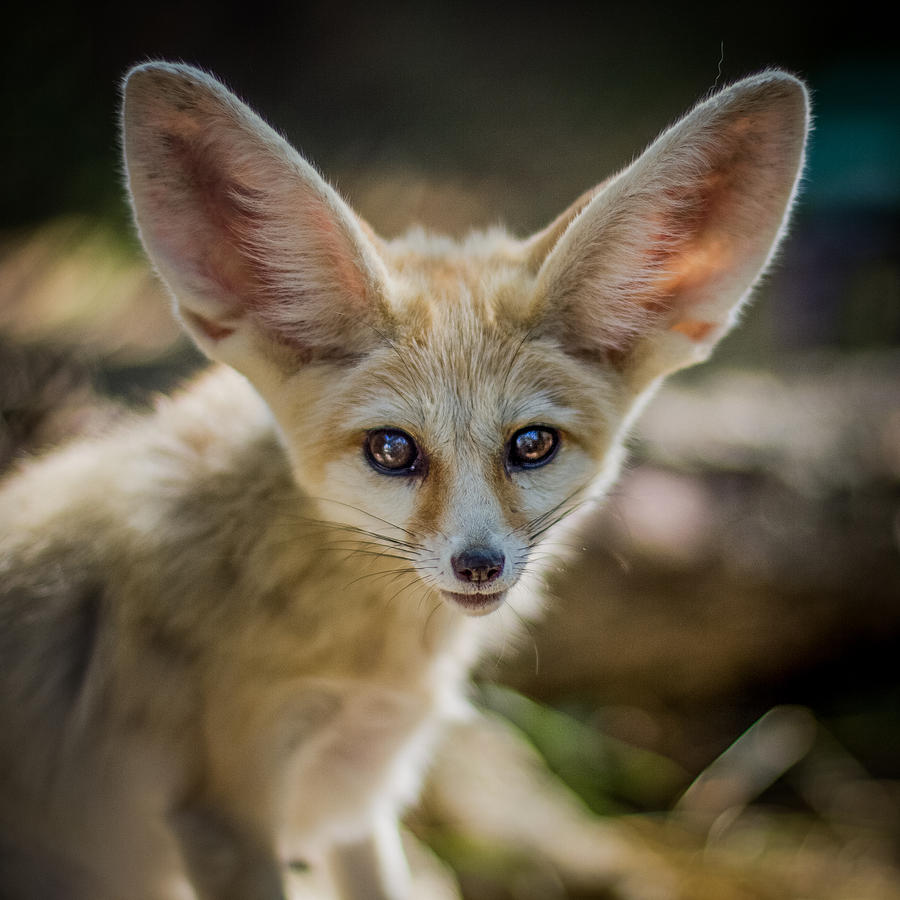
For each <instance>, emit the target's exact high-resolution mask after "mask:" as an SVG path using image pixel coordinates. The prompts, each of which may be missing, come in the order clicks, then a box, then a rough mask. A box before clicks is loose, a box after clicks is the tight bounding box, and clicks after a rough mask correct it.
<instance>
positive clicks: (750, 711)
mask: <svg viewBox="0 0 900 900" xmlns="http://www.w3.org/2000/svg"><path fill="white" fill-rule="evenodd" d="M4 32H5V35H6V37H5V38H4V40H3V57H2V61H0V66H2V68H3V78H2V87H0V90H2V91H3V98H2V99H3V109H4V113H5V119H4V129H3V135H4V138H3V142H2V149H0V159H2V172H3V176H2V182H0V466H2V467H7V466H9V465H10V464H11V463H13V462H14V460H15V459H17V458H19V457H21V456H22V455H24V454H27V453H31V452H35V451H37V450H40V449H42V448H44V447H47V446H51V445H53V444H55V443H58V442H59V441H61V440H63V439H65V438H66V437H68V436H70V435H73V434H77V433H79V432H83V431H87V430H96V429H97V428H102V427H104V425H105V424H106V423H108V422H110V421H114V420H115V419H116V418H118V417H119V416H120V415H121V414H122V410H123V409H125V408H126V407H128V406H133V405H135V404H137V405H141V404H145V403H147V402H148V398H150V397H151V396H152V394H153V392H155V391H158V390H162V389H167V388H169V387H171V386H172V385H175V384H177V383H179V382H181V381H183V380H184V379H185V378H186V377H187V376H188V375H189V373H190V372H191V371H193V370H194V369H195V368H196V367H198V366H199V365H201V364H202V361H201V360H200V359H199V358H198V356H197V355H196V353H195V352H194V351H192V350H191V348H189V347H188V346H187V345H186V344H185V342H184V341H183V340H182V339H181V338H180V337H179V335H178V332H177V330H176V329H175V327H174V326H173V324H172V323H171V320H170V317H169V313H168V309H167V304H166V301H165V299H164V298H163V294H162V291H161V290H160V288H159V286H158V285H157V283H156V282H155V280H154V279H153V277H152V276H151V275H150V273H149V272H148V270H147V267H146V265H145V263H144V262H143V260H142V258H141V255H140V253H139V250H138V247H137V244H136V241H135V238H134V236H133V233H132V230H131V226H130V222H129V218H128V213H127V210H126V207H125V204H124V202H123V194H122V189H121V178H120V163H119V151H118V137H117V106H118V84H119V82H120V79H121V77H122V75H123V74H124V72H125V71H126V69H127V68H128V66H129V65H131V64H133V63H135V62H140V61H143V60H146V59H151V58H167V59H172V60H183V61H186V62H190V63H194V64H197V65H200V66H202V67H204V68H206V69H208V70H209V71H211V72H213V73H215V74H217V75H218V76H219V77H221V78H222V79H223V80H224V81H225V82H226V83H227V84H228V85H229V86H230V87H231V88H232V89H233V90H235V91H236V92H237V93H238V94H239V95H240V96H242V97H243V98H244V99H245V100H247V101H248V102H249V103H250V104H251V105H252V106H253V107H254V108H256V109H257V110H259V111H260V112H261V113H262V114H263V115H264V116H265V117H266V118H267V119H268V120H269V121H270V122H271V123H272V124H274V125H275V126H276V127H277V128H278V129H279V130H280V131H282V133H284V134H286V136H287V137H288V138H289V139H290V140H291V141H292V142H293V143H294V144H295V145H296V146H297V147H299V148H300V149H301V150H302V152H303V153H304V154H305V155H306V156H307V157H308V158H309V159H311V160H312V161H313V162H314V163H315V164H316V165H317V166H318V167H319V168H320V169H321V170H322V171H323V172H325V173H326V175H327V177H328V178H329V179H330V180H331V182H332V183H333V184H334V185H335V186H336V187H337V188H338V189H339V190H340V191H341V192H342V193H343V194H344V196H345V197H347V199H349V200H350V202H351V203H352V204H353V205H354V207H355V208H356V209H357V210H358V211H359V212H360V213H361V214H362V215H363V216H364V217H365V218H367V219H368V220H369V221H370V222H371V224H372V225H373V226H374V227H375V228H376V229H377V230H378V231H380V232H382V233H384V234H386V235H394V234H396V233H398V232H400V231H402V230H404V229H405V228H406V227H407V226H408V225H410V224H411V223H414V222H419V223H422V224H424V225H426V226H427V227H430V228H433V229H435V230H441V231H447V232H450V233H452V234H462V233H464V231H466V230H467V229H468V228H470V227H473V226H474V227H482V226H489V225H492V224H496V223H498V222H502V223H503V224H505V225H506V226H507V227H509V228H510V229H511V230H513V231H514V232H516V233H519V234H527V233H528V232H530V231H532V230H535V229H537V228H539V227H541V226H542V225H543V224H545V223H546V222H547V221H549V220H550V219H552V218H553V217H554V216H555V215H556V213H558V212H559V211H560V210H562V209H563V208H564V207H566V206H567V205H568V204H569V203H570V202H571V201H572V200H573V199H574V198H575V197H576V196H577V195H578V194H580V193H581V192H582V191H583V190H585V189H586V188H588V187H590V186H591V185H593V184H595V183H596V182H598V181H600V180H601V179H602V178H603V177H605V176H606V175H608V174H610V173H611V172H613V171H615V170H616V169H618V168H620V167H621V166H623V165H624V164H626V163H628V162H629V161H630V160H631V159H632V158H633V157H634V156H635V155H636V154H637V153H638V152H639V151H640V150H641V149H642V148H643V147H644V146H645V145H646V144H647V143H648V142H649V141H650V140H652V138H653V137H655V135H656V134H657V133H658V132H659V131H660V130H661V129H662V128H663V127H664V126H665V125H667V124H669V123H671V122H672V121H674V120H675V119H676V118H677V117H678V116H679V115H680V114H681V113H682V112H684V111H686V110H687V109H688V108H689V107H690V106H691V105H692V104H693V103H694V102H695V101H696V100H697V99H699V98H701V97H703V96H705V95H706V94H708V93H709V92H710V91H711V90H712V89H714V88H715V87H716V86H721V85H723V84H726V83H728V82H729V81H732V80H735V79H736V78H739V77H741V76H743V75H746V74H750V73H752V72H754V71H758V70H759V69H762V68H765V67H770V66H778V67H783V68H787V69H788V70H790V71H792V72H794V73H795V74H798V75H800V76H801V77H803V78H805V79H806V80H807V81H808V82H809V84H810V86H811V89H812V95H813V104H814V110H815V122H816V125H815V132H814V135H813V140H812V144H811V150H810V155H809V165H808V172H807V178H806V183H805V188H804V191H803V194H802V197H801V200H800V204H799V207H798V210H797V214H796V217H795V219H794V224H793V227H792V232H791V236H790V239H789V241H788V243H787V245H786V247H785V249H784V251H783V253H782V254H781V257H780V261H779V264H778V265H777V266H776V267H775V269H774V270H773V272H772V274H771V275H770V276H769V277H768V279H767V280H766V282H765V284H764V285H763V287H762V289H761V290H760V291H759V292H758V295H757V300H756V302H755V304H754V305H753V307H752V308H751V310H750V311H749V312H748V313H747V314H746V316H745V321H744V323H743V326H742V328H740V329H739V330H738V331H737V332H735V333H734V334H733V335H732V336H730V337H729V338H728V339H727V340H726V342H725V344H724V345H723V346H722V347H721V349H720V351H719V352H718V353H717V355H716V357H715V359H714V361H713V362H712V363H711V364H709V365H707V366H704V367H702V368H700V369H698V370H696V371H689V372H686V373H683V375H681V376H679V377H678V378H677V379H676V380H674V381H673V382H672V384H671V385H670V386H668V387H667V388H666V389H665V390H664V391H663V392H662V393H661V395H660V397H659V398H658V399H657V400H656V401H655V402H654V404H653V405H652V407H651V408H650V409H649V410H648V412H647V414H646V416H645V417H644V419H643V421H642V423H641V426H640V429H639V432H638V434H637V435H636V437H635V440H634V442H633V453H632V457H631V463H630V465H629V468H628V471H627V473H626V476H625V477H624V479H623V480H622V482H621V484H620V485H619V486H618V488H617V489H616V491H615V492H614V494H613V496H611V497H610V499H609V502H608V504H607V505H606V507H605V509H604V510H603V511H601V512H598V513H597V514H596V516H595V517H594V518H593V519H592V520H591V522H590V523H589V526H588V527H586V528H585V531H584V534H583V540H582V544H581V548H580V552H579V553H578V554H577V555H576V556H575V558H574V560H573V562H572V563H571V564H569V565H567V566H566V567H565V572H563V568H564V567H563V566H562V565H561V566H560V573H559V574H558V575H555V576H554V581H553V584H552V586H551V587H552V593H553V594H554V595H555V596H556V597H557V598H558V599H557V602H555V603H554V605H553V607H552V609H551V611H550V612H549V614H548V616H547V618H546V621H545V622H543V623H542V624H541V625H540V626H534V627H533V628H531V629H530V630H529V632H528V633H527V635H526V637H525V639H523V641H522V642H521V646H520V647H518V648H516V649H514V648H507V650H506V651H505V652H504V653H503V654H502V655H501V656H500V657H499V658H498V659H492V660H490V661H489V662H488V664H487V665H486V666H485V667H484V670H483V672H482V673H480V678H479V689H478V693H477V701H478V703H479V704H480V705H481V706H482V708H484V709H485V710H486V711H487V712H489V713H490V715H491V716H492V718H491V719H490V720H486V721H490V722H492V723H494V724H495V725H496V724H497V723H501V725H499V726H498V727H502V729H505V730H504V731H503V734H504V735H505V737H504V738H502V739H501V738H498V740H499V744H497V745H496V747H494V745H491V744H490V742H488V744H486V745H484V747H488V746H490V747H494V750H495V751H496V759H498V760H503V759H507V761H509V759H508V758H507V757H504V755H503V754H504V753H511V754H513V756H515V757H516V758H517V759H519V756H516V754H521V753H525V754H526V755H527V754H533V755H531V756H527V759H528V763H527V765H525V769H527V770H528V772H530V775H529V778H526V779H525V781H524V782H522V783H518V782H516V784H512V785H510V786H509V791H510V793H509V794H507V795H506V796H504V795H503V794H502V791H499V790H498V791H496V792H492V790H489V789H488V787H487V783H488V782H489V783H490V785H492V786H496V785H498V784H499V783H500V782H501V781H502V779H501V778H500V776H499V775H498V774H497V772H498V771H499V769H497V770H495V771H494V774H493V775H492V774H491V773H490V772H486V773H485V774H484V778H485V779H487V782H486V783H484V784H482V785H481V789H480V790H479V791H476V792H475V793H476V795H477V796H476V798H475V799H473V800H472V802H471V803H469V804H465V803H463V802H462V799H461V798H465V797H469V796H470V795H469V794H467V793H466V791H465V790H464V789H463V788H462V787H459V788H458V789H457V790H452V789H448V788H447V785H448V784H455V782H454V781H453V779H454V778H459V779H462V780H463V781H465V779H466V778H469V779H470V782H471V778H472V777H473V775H472V772H471V771H468V772H467V770H466V766H465V765H462V766H461V765H458V764H457V765H456V766H455V767H454V760H453V758H452V754H453V752H454V751H453V748H452V747H451V749H450V750H449V751H448V753H449V754H450V755H449V756H447V757H446V758H444V759H443V760H442V761H441V762H440V763H439V765H438V768H437V770H436V775H435V779H434V780H433V784H432V786H431V787H430V788H429V791H428V792H427V794H426V798H425V802H424V803H423V805H422V807H421V808H420V809H419V810H417V811H416V812H415V814H414V815H413V817H412V819H411V823H410V824H411V827H412V828H413V830H414V831H415V832H416V834H417V835H418V836H419V838H420V839H421V840H423V841H424V843H425V844H426V845H428V846H429V847H431V849H432V850H433V851H434V852H435V853H436V854H437V856H436V859H439V860H440V861H441V863H440V865H442V866H443V865H449V866H450V867H452V869H453V870H454V871H455V876H456V878H457V879H458V881H459V884H460V885H461V890H462V892H463V894H464V896H466V897H470V898H535V897H547V898H555V897H560V898H563V897H598V898H599V897H603V898H623V900H624V898H632V897H635V898H637V897H660V898H662V897H683V898H685V900H694V898H699V897H706V896H709V897H711V898H731V897H734V898H745V897H746V898H781V897H784V898H788V897H791V898H793V897H796V898H801V897H817V898H827V897H834V898H838V897H841V898H844V897H846V898H861V900H881V898H886V897H894V896H898V890H900V889H898V883H900V879H898V875H897V871H898V870H897V865H898V860H900V667H898V664H897V657H898V650H900V164H898V160H900V45H898V42H897V40H896V31H895V29H893V28H891V27H889V25H888V23H887V22H886V21H884V13H883V12H882V13H880V14H876V13H875V12H874V10H873V9H870V8H868V7H867V5H866V4H864V3H863V4H856V5H855V6H854V7H853V9H852V10H846V9H841V8H834V9H833V10H832V11H830V12H829V11H826V10H823V9H821V8H814V11H813V12H811V11H810V10H807V9H804V8H802V7H800V6H791V5H789V4H784V3H756V4H753V5H749V6H748V5H732V6H722V5H720V6H717V7H716V8H715V9H705V10H704V9H703V8H702V7H700V6H697V7H683V6H677V5H674V4H662V3H660V4H642V3H629V4H605V3H594V4H584V5H570V4H567V3H564V2H560V3H555V4H550V3H543V4H519V5H515V6H513V5H509V6H506V7H501V6H497V7H490V6H487V5H485V4H480V3H474V2H470V0H458V2H456V3H452V4H450V3H447V4H440V3H437V2H418V3H414V2H399V3H394V4H392V5H390V6H388V7H385V8H378V6H377V5H375V4H362V3H352V2H330V3H329V2H318V3H303V2H293V3H288V2H277V3H265V2H258V3H255V4H246V3H237V2H216V3H213V2H202V0H201V2H182V3H177V4H176V3H170V2H162V3H157V4H154V5H153V6H152V7H135V6H133V5H130V4H121V3H117V4H113V3H95V4H92V5H89V6H88V7H87V8H85V7H84V6H81V5H76V4H72V3H63V2H45V3H36V4H30V5H29V4H15V5H14V8H12V9H10V10H7V11H6V12H5V13H4ZM493 717H496V718H493ZM510 736H512V737H510ZM467 740H469V741H475V742H476V744H475V745H471V746H476V745H477V741H479V740H487V738H485V736H484V734H481V735H480V736H478V735H475V736H473V735H469V736H468V737H467V738H465V739H464V738H463V737H461V738H460V741H459V743H458V745H457V753H461V752H462V748H466V747H469V746H470V744H467V743H466V741H467ZM478 746H481V745H478ZM484 747H483V748H482V749H484ZM525 748H527V749H525ZM494 750H490V751H489V752H487V753H486V754H485V755H487V756H490V757H492V758H494ZM520 761H521V760H520ZM457 763H459V759H458V758H457ZM512 768H513V767H512V765H511V764H510V767H509V769H508V770H511V769H512ZM540 773H544V774H546V775H547V778H551V776H550V775H549V773H552V778H551V780H550V781H549V782H548V781H546V780H544V774H540ZM529 779H530V780H529ZM548 784H552V785H553V789H552V791H551V792H550V793H551V795H552V796H549V795H548V796H547V797H545V796H544V793H542V792H545V791H546V790H547V789H548V788H547V786H548ZM470 786H471V783H470ZM517 792H519V793H517ZM554 792H555V793H554ZM569 792H571V793H569ZM529 796H530V798H531V799H535V798H537V797H539V796H540V797H544V800H541V802H545V803H546V805H545V806H541V805H540V803H537V800H535V802H536V803H537V806H534V809H535V810H536V811H535V813H534V821H533V822H532V823H531V824H532V825H533V826H534V828H537V829H538V830H539V832H540V836H539V837H536V836H535V833H533V832H532V831H528V829H526V828H524V826H523V812H522V811H523V810H524V809H526V808H530V807H528V806H527V804H528V802H529ZM488 800H489V802H490V804H491V809H490V810H486V809H484V808H482V809H480V810H478V809H477V806H478V802H479V801H481V802H482V803H484V802H488ZM454 804H455V805H454ZM504 804H506V808H508V812H509V814H508V815H507V816H506V818H504V816H503V815H502V813H503V810H504V808H505V807H504ZM586 810H589V811H590V813H591V815H590V816H588V815H587V814H586V813H585V811H586ZM491 816H494V818H496V820H497V821H498V822H500V823H501V825H496V827H494V830H491V828H488V827H487V826H486V825H485V823H486V822H488V821H491V822H493V821H494V819H492V818H491ZM542 816H546V817H547V819H546V821H547V822H548V823H549V822H550V821H551V820H552V821H553V822H557V825H558V827H556V826H554V827H550V826H549V825H548V826H547V827H545V828H543V829H542V830H541V828H542V819H541V817H542ZM554 816H560V817H562V819H559V820H558V819H556V818H553V817H554ZM595 817H599V818H595ZM563 819H564V820H565V821H566V822H567V823H568V824H569V825H570V826H571V828H573V829H574V831H573V832H569V831H567V830H566V829H565V828H564V827H563V826H562V825H561V824H559V822H561V821H562V820H563ZM502 823H505V824H502ZM492 827H493V826H492ZM598 828H599V829H601V830H597V829H598ZM576 833H577V835H580V837H581V838H583V839H584V840H583V841H582V842H581V843H579V839H576V838H575V837H572V835H573V834H576ZM564 836H565V837H564ZM561 842H563V843H566V846H561ZM617 842H618V843H617ZM622 842H624V844H623V843H622ZM626 845H627V846H626ZM576 846H577V847H579V848H582V849H580V850H579V851H578V852H577V853H576V852H575V850H574V849H573V848H575V847H576ZM623 846H624V847H625V849H624V850H623V849H622V847H623ZM604 847H607V848H609V847H619V849H620V850H622V852H618V853H615V854H611V855H612V856H614V857H615V859H616V860H617V861H616V862H610V861H609V858H608V857H609V856H610V854H608V853H606V852H604V850H603V848H604ZM651 858H652V859H653V860H655V862H654V863H653V865H654V866H655V865H656V864H657V863H658V864H659V865H660V866H662V868H663V869H664V870H665V872H666V873H667V874H666V875H665V877H663V878H662V881H661V882H656V881H654V882H653V883H652V884H651V883H650V882H648V881H647V880H646V879H644V880H642V877H641V876H640V873H642V872H643V873H646V872H647V871H649V870H650V868H652V866H651V865H650V863H649V862H648V860H650V859H651ZM635 873H638V874H635ZM632 876H634V877H632ZM666 879H668V880H666ZM651 881H652V879H651ZM663 882H664V883H665V884H666V885H668V886H667V887H660V884H662V883H663ZM435 890H436V891H437V890H438V889H437V888H435ZM654 891H656V893H653V892H654ZM435 896H437V894H435ZM442 896H443V895H442Z"/></svg>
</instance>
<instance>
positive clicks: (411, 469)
mask: <svg viewBox="0 0 900 900" xmlns="http://www.w3.org/2000/svg"><path fill="white" fill-rule="evenodd" d="M363 449H364V450H365V454H366V459H367V460H368V462H369V465H370V466H371V467H372V468H373V469H375V471H376V472H381V473H382V474H383V475H418V474H419V473H420V471H421V469H422V463H423V458H422V454H421V452H420V450H419V447H418V445H417V444H416V442H415V441H414V440H413V439H412V438H411V437H410V436H409V435H408V434H407V433H406V432H405V431H401V430H400V429H399V428H376V429H375V430H374V431H370V432H369V433H368V434H367V435H366V440H365V443H364V444H363Z"/></svg>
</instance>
